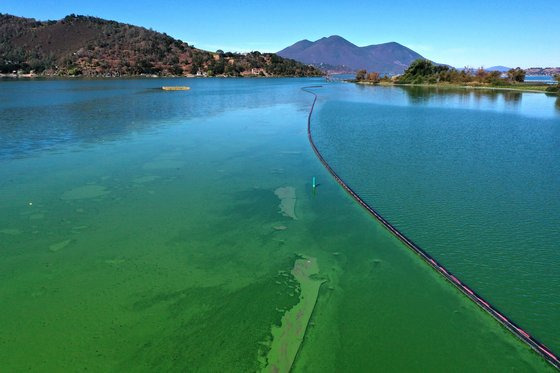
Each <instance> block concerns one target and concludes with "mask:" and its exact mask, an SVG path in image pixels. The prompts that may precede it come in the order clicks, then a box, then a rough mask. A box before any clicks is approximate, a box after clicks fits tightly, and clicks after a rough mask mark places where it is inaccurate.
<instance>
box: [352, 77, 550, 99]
mask: <svg viewBox="0 0 560 373" xmlns="http://www.w3.org/2000/svg"><path fill="white" fill-rule="evenodd" d="M347 82H350V83H355V84H360V85H366V86H382V87H393V86H394V87H425V88H443V89H467V90H490V91H512V92H527V93H544V94H547V95H552V96H558V94H555V93H553V92H546V88H548V87H554V85H553V84H552V85H549V84H543V85H542V88H543V89H535V88H536V87H541V86H540V85H528V86H527V88H524V87H511V86H504V87H499V86H472V85H461V84H401V83H385V82H380V83H372V82H367V81H360V82H358V81H352V80H348V81H347Z"/></svg>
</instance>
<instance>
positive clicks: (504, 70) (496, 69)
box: [485, 66, 511, 73]
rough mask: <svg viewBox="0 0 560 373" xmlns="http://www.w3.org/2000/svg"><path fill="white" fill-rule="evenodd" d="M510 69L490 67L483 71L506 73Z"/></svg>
mask: <svg viewBox="0 0 560 373" xmlns="http://www.w3.org/2000/svg"><path fill="white" fill-rule="evenodd" d="M510 69H511V67H505V66H492V67H488V68H486V69H485V70H486V71H499V72H501V73H504V72H507V71H508V70H510Z"/></svg>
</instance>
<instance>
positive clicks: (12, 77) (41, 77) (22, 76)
mask: <svg viewBox="0 0 560 373" xmlns="http://www.w3.org/2000/svg"><path fill="white" fill-rule="evenodd" d="M178 78H186V79H211V78H222V79H223V78H227V79H245V78H249V79H254V78H256V79H278V78H323V76H297V75H274V76H271V75H269V76H260V75H244V76H230V75H215V76H198V75H121V76H88V75H37V74H0V80H20V79H21V80H70V79H83V80H97V79H99V80H103V79H105V80H107V79H115V80H116V79H178Z"/></svg>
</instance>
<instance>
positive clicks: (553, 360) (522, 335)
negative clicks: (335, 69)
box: [302, 85, 560, 370]
mask: <svg viewBox="0 0 560 373" xmlns="http://www.w3.org/2000/svg"><path fill="white" fill-rule="evenodd" d="M312 88H322V86H320V85H319V86H309V87H303V88H302V90H303V91H304V92H307V93H310V94H312V95H313V96H314V98H313V103H312V104H311V109H310V110H309V115H308V117H307V137H308V139H309V143H310V144H311V148H312V149H313V152H314V153H315V155H316V156H317V158H319V161H320V162H321V163H322V164H323V166H324V167H325V168H326V169H327V171H329V173H330V174H331V175H332V176H333V177H334V179H335V180H336V181H337V182H338V184H340V186H342V188H343V189H344V190H345V191H346V192H347V193H348V194H350V195H351V196H352V197H353V198H354V199H355V200H356V201H357V202H358V203H359V204H360V205H362V207H363V208H364V209H366V210H367V211H368V212H369V213H370V214H371V215H372V216H373V217H374V218H375V219H376V220H377V221H378V222H380V223H381V224H383V226H384V227H385V228H387V229H388V230H389V231H390V232H391V233H393V234H394V235H395V236H396V237H397V238H398V239H399V240H400V241H401V242H403V243H404V244H405V245H406V246H407V247H408V248H409V249H411V250H412V251H413V252H415V253H416V254H418V255H419V256H420V257H421V258H422V259H423V260H424V261H425V262H426V263H428V264H429V265H430V266H431V267H432V268H433V269H435V270H436V271H437V272H438V273H439V274H441V275H442V276H443V277H444V278H445V279H446V280H447V281H449V282H450V283H452V284H453V285H454V286H455V287H456V288H457V289H459V290H460V291H461V292H462V293H463V294H465V295H466V296H467V297H468V298H469V299H471V300H472V301H473V302H475V303H476V304H478V305H479V306H480V308H482V309H483V310H484V311H486V312H488V313H489V314H490V315H491V316H492V317H493V318H494V319H496V320H497V321H498V322H499V323H500V324H502V325H503V326H504V327H506V328H507V329H508V330H509V331H510V332H512V333H513V334H514V335H515V336H516V337H518V338H519V339H520V340H522V341H523V342H525V343H526V344H528V345H529V347H531V348H532V349H533V350H534V351H535V352H537V353H538V354H539V355H541V356H542V357H543V358H544V359H545V360H546V361H548V362H549V363H550V364H551V365H552V366H553V367H555V368H556V369H558V370H560V358H558V356H556V355H555V354H554V353H553V352H552V351H551V350H549V349H548V347H546V346H545V345H544V344H542V343H541V342H539V341H538V340H537V339H536V338H535V337H532V336H531V335H529V334H528V333H527V332H525V331H524V330H523V329H521V328H520V327H519V326H518V325H517V324H516V323H514V322H513V321H512V320H510V319H509V318H508V317H506V316H504V314H503V313H501V312H500V311H498V309H497V308H496V307H494V306H492V305H491V304H490V303H488V302H487V301H485V300H484V298H482V297H481V296H480V295H478V294H477V293H476V292H475V291H474V290H472V289H471V288H470V287H468V286H467V285H466V284H465V283H463V282H462V281H461V280H459V279H458V278H457V277H455V276H454V275H453V274H452V273H451V272H449V271H448V270H446V269H445V267H444V266H442V265H441V264H439V263H438V262H437V261H436V260H435V259H434V258H432V256H431V255H430V254H428V253H427V252H426V251H424V250H423V249H422V248H420V247H419V246H418V245H416V244H415V243H414V242H412V240H410V239H409V238H408V237H406V236H405V235H404V234H403V233H401V232H400V231H399V230H398V229H397V228H395V227H394V226H393V225H392V224H391V223H389V222H388V221H387V220H385V218H383V217H382V216H381V215H380V214H379V213H378V212H377V211H376V210H375V209H374V208H373V207H371V206H370V205H368V204H367V203H366V202H365V201H364V200H363V199H362V198H361V197H360V196H359V195H358V194H357V193H356V192H354V190H353V189H352V188H350V186H348V184H346V183H345V182H344V180H342V179H341V178H340V177H339V176H338V174H337V173H336V172H335V171H334V170H333V168H332V167H331V166H330V165H329V164H328V163H327V161H326V160H325V158H323V156H322V155H321V153H320V152H319V149H317V146H316V145H315V142H314V141H313V137H312V136H311V116H312V114H313V109H315V103H316V102H317V94H316V93H315V92H313V91H310V90H309V89H312Z"/></svg>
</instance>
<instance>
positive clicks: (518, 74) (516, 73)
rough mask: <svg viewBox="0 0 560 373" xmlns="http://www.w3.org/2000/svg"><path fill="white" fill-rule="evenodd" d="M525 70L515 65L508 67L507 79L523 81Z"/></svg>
mask: <svg viewBox="0 0 560 373" xmlns="http://www.w3.org/2000/svg"><path fill="white" fill-rule="evenodd" d="M525 74H526V73H525V70H523V69H521V68H519V67H516V68H515V69H510V70H509V71H508V72H507V76H508V79H509V80H510V81H511V82H517V83H523V82H524V81H525Z"/></svg>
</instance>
